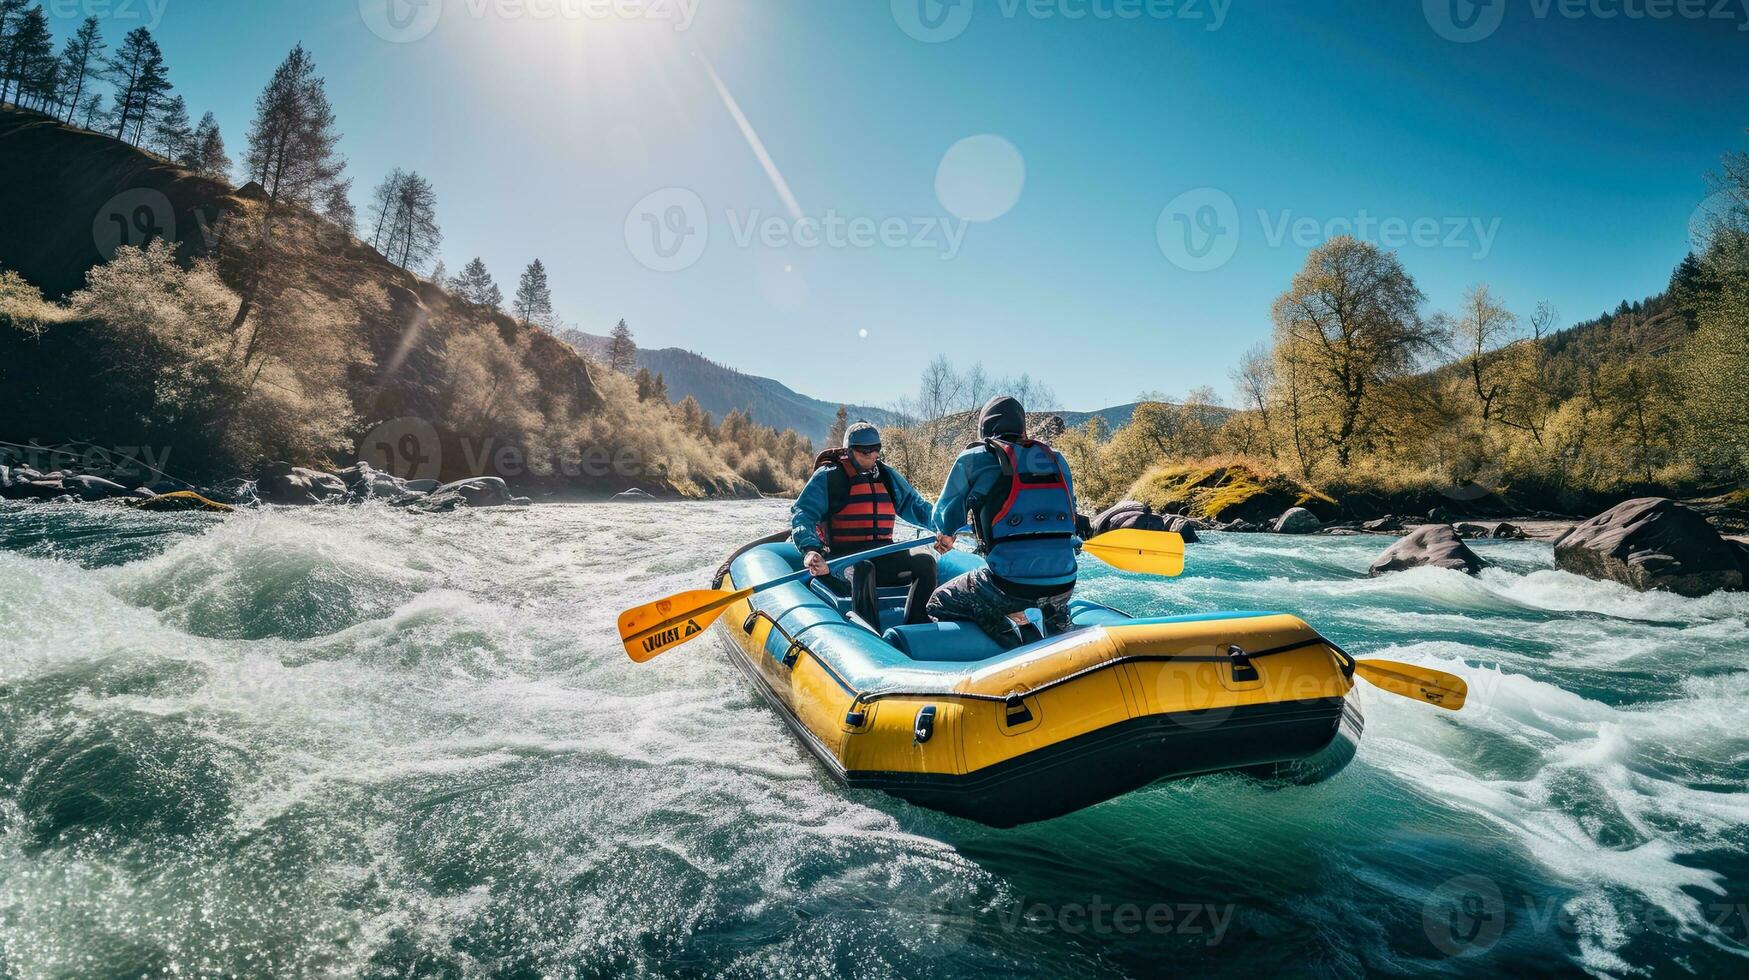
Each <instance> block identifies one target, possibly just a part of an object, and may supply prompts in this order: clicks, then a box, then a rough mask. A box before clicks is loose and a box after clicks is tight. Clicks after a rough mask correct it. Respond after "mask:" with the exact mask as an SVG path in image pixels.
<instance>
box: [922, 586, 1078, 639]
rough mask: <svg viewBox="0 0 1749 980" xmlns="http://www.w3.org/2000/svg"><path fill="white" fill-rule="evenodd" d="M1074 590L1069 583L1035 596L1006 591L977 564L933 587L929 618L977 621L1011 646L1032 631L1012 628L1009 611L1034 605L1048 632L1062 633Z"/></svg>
mask: <svg viewBox="0 0 1749 980" xmlns="http://www.w3.org/2000/svg"><path fill="white" fill-rule="evenodd" d="M1074 591H1075V587H1074V586H1073V585H1070V586H1069V587H1068V588H1067V589H1065V590H1064V591H1062V592H1060V593H1057V594H1056V595H1048V596H1044V597H1042V598H1038V599H1027V598H1023V597H1021V596H1016V595H1010V594H1009V593H1007V592H1004V591H1002V589H1001V588H1000V587H999V586H997V584H996V581H995V577H994V576H992V575H991V574H990V570H989V569H988V568H980V569H978V570H977V571H975V572H967V573H966V574H964V575H961V576H960V577H958V578H956V579H953V580H952V581H950V582H948V583H947V584H945V585H943V586H942V587H941V588H939V589H936V590H935V594H934V595H932V596H930V597H929V618H930V619H935V620H959V621H961V622H969V623H977V624H978V628H979V629H981V630H983V631H984V632H986V633H988V634H990V636H991V638H993V639H994V640H995V641H996V642H997V643H1000V644H1002V646H1003V647H1004V648H1005V649H1012V648H1013V647H1016V646H1019V645H1021V644H1022V643H1023V642H1029V641H1030V640H1032V639H1036V637H1033V636H1031V635H1030V634H1031V633H1032V632H1033V629H1032V627H1031V626H1028V627H1027V628H1026V630H1025V631H1024V632H1022V631H1021V630H1018V629H1016V628H1015V624H1014V621H1013V620H1011V619H1009V618H1008V614H1009V613H1017V612H1025V611H1026V610H1028V609H1034V608H1036V609H1038V610H1039V611H1040V612H1042V613H1043V614H1044V621H1045V631H1046V632H1047V633H1048V634H1050V635H1052V636H1055V635H1057V634H1059V633H1066V632H1068V631H1069V630H1070V629H1071V628H1072V625H1071V624H1070V622H1069V596H1070V595H1071V594H1073V593H1074Z"/></svg>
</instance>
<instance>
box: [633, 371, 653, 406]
mask: <svg viewBox="0 0 1749 980" xmlns="http://www.w3.org/2000/svg"><path fill="white" fill-rule="evenodd" d="M632 380H633V382H634V383H635V384H636V385H637V389H638V401H641V402H647V401H649V400H650V395H651V394H652V393H653V392H654V391H655V390H656V379H655V377H653V376H652V375H651V374H650V369H649V368H644V367H641V368H638V373H637V374H636V375H635V376H634V377H633V379H632Z"/></svg>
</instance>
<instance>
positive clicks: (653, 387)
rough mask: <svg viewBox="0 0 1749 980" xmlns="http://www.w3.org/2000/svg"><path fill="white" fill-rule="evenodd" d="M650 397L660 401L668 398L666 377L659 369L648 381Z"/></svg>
mask: <svg viewBox="0 0 1749 980" xmlns="http://www.w3.org/2000/svg"><path fill="white" fill-rule="evenodd" d="M650 398H651V399H652V400H654V401H661V402H666V401H667V400H668V379H667V378H665V377H663V376H662V372H660V371H657V372H656V378H655V380H654V381H652V382H650Z"/></svg>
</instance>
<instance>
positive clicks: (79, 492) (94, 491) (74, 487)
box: [61, 476, 134, 501]
mask: <svg viewBox="0 0 1749 980" xmlns="http://www.w3.org/2000/svg"><path fill="white" fill-rule="evenodd" d="M61 487H62V488H63V489H64V490H66V491H67V492H68V493H69V494H72V495H74V496H76V497H78V498H79V499H80V500H84V501H93V500H110V499H112V498H115V497H131V496H133V495H134V492H133V491H132V490H129V489H128V488H127V487H124V486H122V485H121V484H119V483H116V482H115V481H113V480H105V479H104V478H103V477H101V476H64V477H62V478H61Z"/></svg>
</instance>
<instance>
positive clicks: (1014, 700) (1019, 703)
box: [1002, 694, 1032, 728]
mask: <svg viewBox="0 0 1749 980" xmlns="http://www.w3.org/2000/svg"><path fill="white" fill-rule="evenodd" d="M1004 707H1006V708H1007V709H1008V713H1007V714H1005V715H1004V716H1003V718H1002V723H1003V724H1004V725H1007V726H1008V727H1009V728H1013V727H1014V726H1016V725H1024V724H1026V723H1027V722H1029V721H1031V720H1032V712H1031V711H1029V710H1027V707H1026V699H1025V698H1023V697H1021V696H1020V695H1018V694H1010V695H1009V696H1008V700H1007V701H1005V702H1004Z"/></svg>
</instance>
